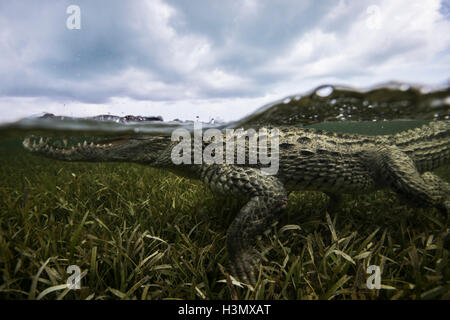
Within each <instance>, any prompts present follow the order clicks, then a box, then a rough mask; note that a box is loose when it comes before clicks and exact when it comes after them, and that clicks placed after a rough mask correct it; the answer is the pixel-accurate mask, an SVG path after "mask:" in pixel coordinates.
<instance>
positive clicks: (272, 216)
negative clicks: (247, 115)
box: [24, 121, 450, 284]
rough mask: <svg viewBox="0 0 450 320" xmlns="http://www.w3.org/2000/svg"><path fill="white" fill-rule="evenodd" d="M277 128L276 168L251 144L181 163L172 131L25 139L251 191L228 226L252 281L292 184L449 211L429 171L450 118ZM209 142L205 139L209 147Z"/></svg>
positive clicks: (441, 160)
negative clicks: (253, 152)
mask: <svg viewBox="0 0 450 320" xmlns="http://www.w3.org/2000/svg"><path fill="white" fill-rule="evenodd" d="M278 132H279V170H278V172H277V173H276V174H275V175H267V174H264V173H263V172H262V170H261V169H262V168H263V167H264V166H263V165H262V164H261V163H260V162H258V163H257V164H249V162H248V154H249V148H248V145H246V149H245V151H246V157H245V160H246V161H245V163H243V164H221V165H220V164H204V163H203V164H181V165H175V164H174V163H173V162H172V159H171V153H172V149H173V148H174V146H175V145H176V144H177V143H178V142H172V141H171V139H170V137H169V136H158V137H155V136H135V137H127V138H125V139H121V140H117V141H113V142H111V143H107V144H100V145H96V144H94V143H92V144H91V143H87V142H85V143H84V144H82V145H79V146H77V147H72V148H67V147H66V148H59V149H58V148H55V147H53V146H52V145H51V143H50V142H45V141H44V140H42V139H41V140H40V141H39V142H33V141H32V139H30V138H27V139H25V140H24V146H25V148H27V149H28V150H30V151H32V152H35V153H39V154H42V155H44V156H47V157H51V158H56V159H60V160H66V161H121V162H137V163H141V164H146V165H150V166H153V167H160V168H167V169H169V170H171V171H173V172H175V173H177V174H179V175H183V176H187V177H190V178H196V179H200V180H202V181H203V182H204V183H206V184H207V185H208V187H209V188H210V189H211V190H213V191H215V192H218V193H222V194H225V195H231V196H234V197H245V198H247V200H248V202H247V203H246V205H245V206H244V207H243V208H242V209H241V211H240V212H239V214H238V215H237V216H236V218H235V219H234V221H233V222H232V224H231V226H230V227H229V230H228V236H227V247H228V254H229V259H230V266H231V268H232V272H233V274H235V275H236V276H237V277H238V278H239V279H240V280H241V281H244V282H247V283H250V284H255V282H256V276H257V271H258V266H259V259H258V253H257V252H256V249H255V242H256V238H257V236H258V235H260V234H261V233H262V232H263V231H264V230H265V229H267V228H268V227H269V226H270V225H271V224H272V223H273V222H274V221H275V220H276V219H278V217H279V216H280V215H281V214H282V212H283V210H284V208H285V207H286V206H287V202H288V192H289V191H294V190H320V191H324V192H326V193H327V194H329V195H330V196H331V200H332V201H334V200H335V199H337V198H338V196H339V194H341V193H366V192H369V191H371V190H376V189H382V188H391V189H393V190H394V191H396V192H397V193H398V194H399V195H400V196H401V197H402V198H404V199H406V200H407V201H408V202H410V203H413V204H414V205H416V206H428V207H436V208H438V209H440V210H442V211H443V212H448V210H449V208H450V185H449V184H448V183H447V182H445V181H442V180H441V179H439V178H438V177H437V176H435V175H433V174H432V173H430V172H428V171H429V170H433V169H435V168H437V167H439V166H442V165H444V164H448V163H449V162H450V122H449V121H437V122H431V123H430V124H429V125H427V126H423V127H422V128H417V129H415V130H409V131H408V132H402V133H399V134H397V135H393V136H362V135H348V134H337V133H326V132H322V131H318V130H313V129H299V128H294V127H286V128H284V127H283V128H278ZM244 134H245V132H244ZM269 138H270V137H269ZM224 142H225V143H227V142H226V138H225V134H224ZM207 145H208V143H203V146H202V147H203V149H204V148H205V147H206V146H207ZM235 163H236V162H235ZM266 167H267V166H266Z"/></svg>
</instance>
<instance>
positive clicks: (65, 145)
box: [63, 139, 67, 147]
mask: <svg viewBox="0 0 450 320" xmlns="http://www.w3.org/2000/svg"><path fill="white" fill-rule="evenodd" d="M63 143H64V147H67V139H63Z"/></svg>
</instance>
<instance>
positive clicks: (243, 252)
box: [201, 165, 287, 285]
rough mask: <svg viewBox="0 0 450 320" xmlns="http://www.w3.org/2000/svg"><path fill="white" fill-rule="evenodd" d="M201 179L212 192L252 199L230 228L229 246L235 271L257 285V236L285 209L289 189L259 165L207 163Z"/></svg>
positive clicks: (229, 253)
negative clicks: (264, 171) (262, 170)
mask: <svg viewBox="0 0 450 320" xmlns="http://www.w3.org/2000/svg"><path fill="white" fill-rule="evenodd" d="M201 179H202V180H203V181H204V182H205V183H206V184H207V185H208V186H209V188H210V189H211V190H212V191H215V192H219V193H222V194H225V195H233V196H237V197H242V196H244V197H246V198H247V199H248V202H247V203H246V204H245V205H244V207H243V208H242V209H241V210H240V212H239V213H238V214H237V216H236V217H235V219H234V220H233V222H232V223H231V225H230V227H229V229H228V234H227V249H228V256H229V261H230V265H231V269H232V273H233V274H234V275H236V276H237V277H238V279H239V280H241V281H243V282H246V283H250V284H252V285H254V284H255V283H256V275H257V272H258V266H259V255H258V253H257V250H256V248H255V247H256V240H257V237H258V236H259V235H261V234H262V233H263V232H264V231H265V230H266V229H267V228H269V227H270V225H271V224H272V223H273V222H274V221H275V219H276V218H277V217H278V216H279V215H280V213H281V212H282V211H283V210H284V208H285V207H286V205H287V192H286V190H285V188H284V186H283V184H282V183H281V182H280V181H279V180H278V179H277V178H276V177H274V176H269V175H265V174H263V173H261V171H260V170H259V169H255V168H244V167H238V166H233V165H223V166H219V165H211V166H204V167H203V168H202V172H201Z"/></svg>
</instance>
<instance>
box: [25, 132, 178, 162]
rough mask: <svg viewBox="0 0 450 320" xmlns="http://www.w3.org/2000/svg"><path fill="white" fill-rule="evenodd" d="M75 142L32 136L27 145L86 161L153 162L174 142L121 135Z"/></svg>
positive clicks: (37, 150)
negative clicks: (112, 137)
mask: <svg viewBox="0 0 450 320" xmlns="http://www.w3.org/2000/svg"><path fill="white" fill-rule="evenodd" d="M92 140H93V141H88V140H84V141H83V142H78V143H73V142H71V140H70V139H66V138H64V139H55V138H45V137H36V136H30V137H26V138H25V139H24V141H23V145H24V147H25V148H26V149H27V150H29V151H31V152H33V153H37V154H40V155H43V156H46V157H49V158H54V159H59V160H66V161H87V162H97V161H102V162H109V161H123V162H138V163H145V164H150V165H151V164H153V163H155V162H156V161H157V159H158V157H159V156H160V155H161V153H162V152H163V150H165V149H166V148H167V147H168V146H169V145H170V143H171V140H170V136H150V135H139V136H122V137H118V138H114V139H111V138H109V139H98V138H96V139H92ZM94 140H95V142H94Z"/></svg>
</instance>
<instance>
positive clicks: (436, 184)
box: [377, 147, 450, 212]
mask: <svg viewBox="0 0 450 320" xmlns="http://www.w3.org/2000/svg"><path fill="white" fill-rule="evenodd" d="M378 151H379V152H378V155H377V156H378V157H379V158H378V160H379V161H378V163H379V166H380V167H379V172H380V174H381V178H382V179H383V180H384V181H385V182H387V183H388V184H389V185H390V186H391V188H392V189H394V190H395V191H396V192H397V193H398V194H399V195H401V196H402V197H403V198H405V199H406V200H407V201H408V202H410V203H414V204H415V205H418V206H422V207H423V206H434V207H436V208H438V209H439V210H441V211H443V212H448V211H449V209H450V207H449V205H450V201H449V197H450V195H449V190H450V187H449V184H448V183H446V182H445V181H443V180H441V179H439V178H438V177H437V176H435V175H433V174H432V173H430V172H426V173H424V174H422V175H421V174H420V172H419V171H417V168H416V167H415V165H414V162H413V161H412V159H411V158H410V157H409V156H407V155H406V154H405V153H404V152H402V151H400V150H399V149H397V148H396V147H384V148H382V149H381V150H378Z"/></svg>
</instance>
